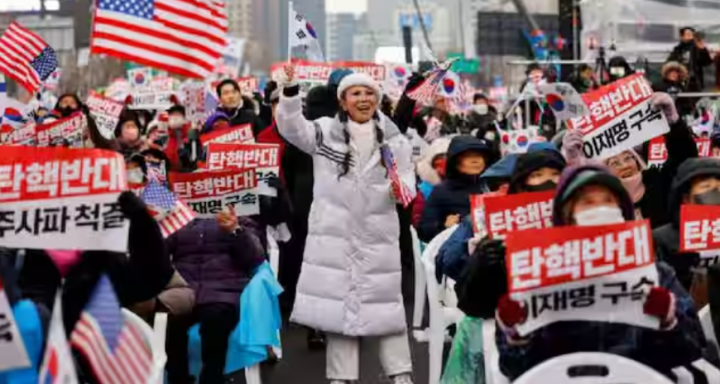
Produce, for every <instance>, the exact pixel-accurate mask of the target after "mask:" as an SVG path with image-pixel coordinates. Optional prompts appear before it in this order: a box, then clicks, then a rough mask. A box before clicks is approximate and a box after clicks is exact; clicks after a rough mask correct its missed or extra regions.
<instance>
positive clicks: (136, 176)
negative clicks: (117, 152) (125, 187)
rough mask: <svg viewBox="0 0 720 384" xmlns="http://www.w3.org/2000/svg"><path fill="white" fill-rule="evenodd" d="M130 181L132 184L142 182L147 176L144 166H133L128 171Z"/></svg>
mask: <svg viewBox="0 0 720 384" xmlns="http://www.w3.org/2000/svg"><path fill="white" fill-rule="evenodd" d="M127 178H128V182H129V183H132V184H141V183H142V182H143V179H144V178H145V174H144V173H143V171H142V168H133V169H131V170H129V171H127Z"/></svg>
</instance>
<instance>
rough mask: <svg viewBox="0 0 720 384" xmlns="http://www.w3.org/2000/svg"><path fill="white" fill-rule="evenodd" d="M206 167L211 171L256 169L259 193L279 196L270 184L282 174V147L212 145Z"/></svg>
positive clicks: (209, 147) (208, 148)
mask: <svg viewBox="0 0 720 384" xmlns="http://www.w3.org/2000/svg"><path fill="white" fill-rule="evenodd" d="M206 166H207V168H208V169H209V170H211V171H221V170H227V169H230V168H241V169H248V168H254V169H255V170H256V173H257V177H258V180H259V184H258V193H259V194H261V195H265V196H276V195H277V191H276V190H275V188H272V187H270V185H269V184H268V181H269V180H270V179H272V178H276V177H278V176H279V174H280V146H278V145H276V144H210V145H208V147H207V165H206Z"/></svg>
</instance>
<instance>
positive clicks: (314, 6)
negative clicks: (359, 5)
mask: <svg viewBox="0 0 720 384" xmlns="http://www.w3.org/2000/svg"><path fill="white" fill-rule="evenodd" d="M346 1H347V0H346ZM292 3H293V7H294V8H295V11H296V12H297V13H299V14H301V15H303V16H305V17H306V18H307V20H308V21H309V22H310V24H312V26H313V29H315V32H316V33H317V35H318V38H319V39H320V46H321V47H325V44H326V38H327V27H326V24H327V23H326V13H325V0H293V1H292ZM285 20H287V18H285ZM286 28H287V27H286ZM286 39H287V37H286Z"/></svg>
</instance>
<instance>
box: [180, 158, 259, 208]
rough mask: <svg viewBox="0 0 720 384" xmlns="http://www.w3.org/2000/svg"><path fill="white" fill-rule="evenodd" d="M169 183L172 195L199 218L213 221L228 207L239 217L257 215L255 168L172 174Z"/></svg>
mask: <svg viewBox="0 0 720 384" xmlns="http://www.w3.org/2000/svg"><path fill="white" fill-rule="evenodd" d="M170 183H171V186H172V189H173V192H175V194H176V195H177V196H178V198H180V199H181V200H183V201H185V202H186V203H187V204H188V205H189V206H190V207H191V208H192V209H193V211H195V213H197V214H198V217H201V218H212V217H214V216H215V215H216V214H218V213H220V212H221V211H222V210H223V209H224V208H225V207H226V206H228V205H230V206H233V207H234V208H235V212H236V213H237V214H238V215H239V216H251V215H257V214H259V213H260V204H259V200H258V196H257V186H258V181H257V176H256V173H255V170H254V169H244V170H231V171H222V172H207V171H206V172H196V173H171V174H170Z"/></svg>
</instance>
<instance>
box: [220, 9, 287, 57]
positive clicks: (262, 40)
mask: <svg viewBox="0 0 720 384" xmlns="http://www.w3.org/2000/svg"><path fill="white" fill-rule="evenodd" d="M286 1H287V0H262V1H257V0H231V1H228V2H226V3H225V6H226V9H227V16H228V34H229V35H230V36H231V37H236V38H242V39H246V40H247V45H246V52H247V53H248V54H247V55H246V57H245V59H246V61H247V63H249V65H250V67H251V68H268V67H269V66H270V65H271V64H272V63H274V62H275V61H277V60H279V59H280V57H281V55H280V52H281V50H280V45H281V43H282V42H281V38H280V35H281V33H282V31H280V30H279V29H278V27H277V26H278V25H281V24H283V23H284V24H287V21H286V20H287V14H285V16H284V17H283V16H282V15H281V13H282V12H281V11H282V9H281V3H282V2H286ZM285 29H286V30H287V27H285Z"/></svg>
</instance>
